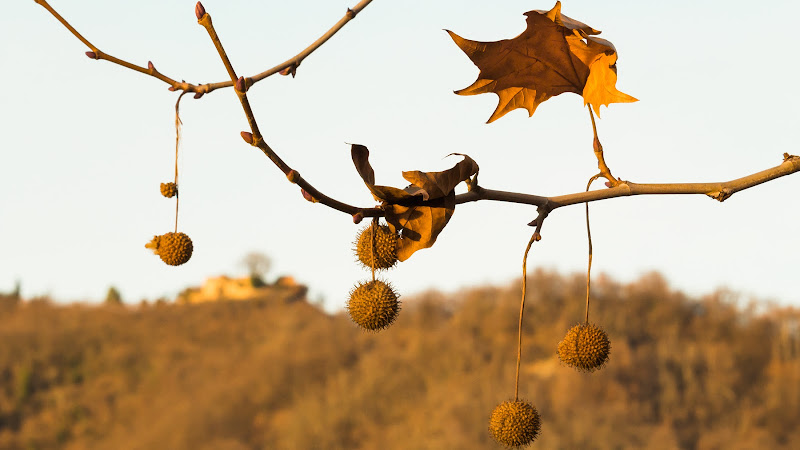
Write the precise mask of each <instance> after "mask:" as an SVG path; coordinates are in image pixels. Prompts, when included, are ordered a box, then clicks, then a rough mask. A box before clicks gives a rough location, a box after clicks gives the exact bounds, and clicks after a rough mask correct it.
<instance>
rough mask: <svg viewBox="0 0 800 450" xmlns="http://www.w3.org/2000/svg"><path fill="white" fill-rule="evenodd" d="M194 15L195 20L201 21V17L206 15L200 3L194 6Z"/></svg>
mask: <svg viewBox="0 0 800 450" xmlns="http://www.w3.org/2000/svg"><path fill="white" fill-rule="evenodd" d="M194 15H195V16H197V20H200V19H202V18H203V16H205V15H206V9H205V8H204V7H203V4H202V3H200V2H197V4H196V5H194Z"/></svg>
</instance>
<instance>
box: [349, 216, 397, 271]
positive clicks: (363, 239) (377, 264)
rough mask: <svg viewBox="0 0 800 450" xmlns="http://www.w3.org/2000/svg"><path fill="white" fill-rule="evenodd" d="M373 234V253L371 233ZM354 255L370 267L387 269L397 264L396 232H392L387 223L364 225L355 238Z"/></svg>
mask: <svg viewBox="0 0 800 450" xmlns="http://www.w3.org/2000/svg"><path fill="white" fill-rule="evenodd" d="M373 233H374V234H375V249H374V253H373V248H372V239H373V237H372V235H373ZM355 244H356V248H355V252H356V256H358V260H359V261H361V264H363V265H364V266H365V267H367V268H370V269H389V268H391V267H392V266H394V265H395V264H397V233H392V230H391V228H389V226H388V225H379V226H377V227H374V226H373V225H372V224H371V223H370V224H369V225H367V226H366V227H364V228H363V229H362V230H361V231H360V232H359V233H358V237H357V238H356V242H355Z"/></svg>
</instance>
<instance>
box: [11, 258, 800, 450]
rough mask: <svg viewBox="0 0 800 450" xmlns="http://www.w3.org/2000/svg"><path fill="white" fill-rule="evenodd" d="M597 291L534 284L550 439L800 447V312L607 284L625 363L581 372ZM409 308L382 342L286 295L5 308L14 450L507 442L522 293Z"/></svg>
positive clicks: (495, 292) (534, 384)
mask: <svg viewBox="0 0 800 450" xmlns="http://www.w3.org/2000/svg"><path fill="white" fill-rule="evenodd" d="M584 283H585V281H584V279H583V278H582V277H577V276H576V277H564V276H559V275H556V274H553V273H548V272H542V271H537V272H536V273H533V274H530V275H529V284H528V285H529V292H530V295H529V300H528V304H527V307H526V316H525V326H524V333H525V337H524V343H525V345H524V348H523V373H522V375H521V380H520V394H521V396H524V397H525V398H526V399H528V400H530V401H531V402H533V403H534V404H535V405H536V406H537V408H538V409H539V411H540V412H541V414H542V418H543V425H542V435H541V437H540V438H539V440H537V442H536V443H534V446H533V447H531V448H541V449H551V448H563V449H570V448H647V447H650V448H689V449H691V448H698V449H700V448H702V449H712V448H726V449H731V448H742V449H744V448H750V449H754V448H786V449H788V448H798V447H800V429H798V428H797V426H796V425H797V424H798V423H800V335H799V334H798V333H799V332H798V323H799V322H798V318H799V317H800V313H798V311H796V310H794V311H792V310H787V309H783V310H777V309H776V310H767V311H761V312H760V313H759V314H756V313H755V311H754V309H753V308H750V309H746V310H740V309H737V307H736V306H735V305H733V304H732V302H731V301H730V297H731V295H730V294H729V293H725V292H719V293H716V294H713V295H709V296H707V297H705V298H702V299H689V298H686V297H685V296H684V295H682V294H680V293H677V292H673V291H671V290H670V289H669V288H668V286H666V284H665V283H664V281H663V280H662V279H661V278H659V277H658V276H657V275H649V276H646V277H644V278H642V279H640V280H639V281H637V282H635V283H632V284H628V285H621V284H617V283H615V282H613V281H610V280H608V279H605V278H603V277H602V276H600V277H597V279H596V280H595V281H594V282H593V288H594V289H595V294H594V298H595V300H594V302H593V314H592V318H593V321H595V322H596V323H598V324H600V325H601V326H603V327H604V328H605V329H606V331H607V332H608V334H609V336H610V338H611V343H612V351H611V359H610V362H609V364H608V365H607V366H606V367H605V368H604V369H603V370H601V371H600V372H597V373H594V374H581V373H576V372H574V371H573V370H572V369H570V368H567V367H563V366H562V365H561V364H560V363H559V362H558V360H557V358H556V357H555V356H554V355H555V346H556V344H557V343H558V341H559V340H560V339H561V338H562V337H563V335H564V333H565V332H566V330H567V329H568V328H569V327H570V326H571V325H573V324H575V323H576V322H577V321H578V320H580V319H581V317H582V311H583V301H584V300H583V295H584V292H583V289H584V286H585V285H584ZM401 300H403V301H404V303H403V310H402V311H401V313H400V316H399V318H398V320H397V322H396V323H395V324H394V325H393V326H392V327H391V328H389V329H388V330H386V331H384V332H381V333H379V334H369V333H363V332H360V331H359V330H358V329H356V327H355V326H354V325H353V324H352V323H351V322H350V321H349V319H348V318H347V316H346V314H345V313H340V314H337V315H334V316H331V315H327V314H325V313H323V312H321V311H319V310H318V309H316V308H315V307H314V306H312V305H310V304H308V303H306V302H303V301H300V302H294V303H284V302H281V301H279V300H275V299H270V298H264V299H259V300H254V301H243V302H219V303H205V304H198V305H172V304H166V305H151V306H149V307H135V308H134V307H130V308H128V307H122V306H116V307H114V306H81V305H67V306H57V305H53V304H49V303H48V302H46V301H41V300H40V301H29V302H23V303H21V304H19V305H17V306H9V305H5V306H3V307H2V308H0V342H1V343H2V344H1V345H0V448H3V449H6V448H8V449H15V448H22V449H37V448H41V449H49V448H65V449H83V448H103V449H109V448H114V449H221V450H225V449H230V450H244V449H261V448H269V449H312V448H319V449H377V448H386V449H492V448H501V447H500V446H499V445H497V444H495V443H494V442H492V441H491V439H490V437H489V435H488V432H487V431H486V428H487V424H488V415H489V413H490V412H491V410H492V408H494V406H495V405H496V404H497V403H499V402H500V401H502V400H505V399H507V398H509V397H512V396H513V392H514V365H515V356H516V338H517V335H516V333H517V320H518V319H517V317H518V316H517V314H518V310H519V286H518V285H517V284H514V285H512V286H506V287H484V288H478V289H471V290H465V291H463V292H460V293H458V294H454V295H442V294H438V293H435V292H431V293H428V294H424V295H421V296H418V297H416V298H412V299H410V298H405V297H404V298H402V299H401ZM0 303H2V302H0Z"/></svg>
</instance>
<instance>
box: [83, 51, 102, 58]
mask: <svg viewBox="0 0 800 450" xmlns="http://www.w3.org/2000/svg"><path fill="white" fill-rule="evenodd" d="M86 56H88V57H89V58H92V59H100V58H99V57H98V56H97V53H95V52H86Z"/></svg>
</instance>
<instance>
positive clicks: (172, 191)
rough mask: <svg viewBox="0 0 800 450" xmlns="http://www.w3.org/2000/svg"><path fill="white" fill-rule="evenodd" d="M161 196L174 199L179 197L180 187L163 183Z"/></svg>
mask: <svg viewBox="0 0 800 450" xmlns="http://www.w3.org/2000/svg"><path fill="white" fill-rule="evenodd" d="M161 195H163V196H164V197H167V198H172V197H175V196H176V195H178V186H177V185H176V184H175V183H161Z"/></svg>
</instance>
